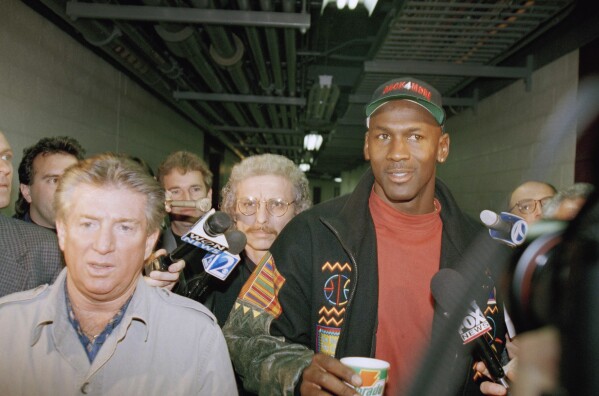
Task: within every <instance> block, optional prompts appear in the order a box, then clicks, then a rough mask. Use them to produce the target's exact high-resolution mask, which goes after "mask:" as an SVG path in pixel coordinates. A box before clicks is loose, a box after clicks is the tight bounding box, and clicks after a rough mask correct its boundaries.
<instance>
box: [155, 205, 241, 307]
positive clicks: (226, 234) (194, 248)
mask: <svg viewBox="0 0 599 396" xmlns="http://www.w3.org/2000/svg"><path fill="white" fill-rule="evenodd" d="M232 225H233V221H232V220H231V217H230V216H229V215H228V214H226V213H224V212H216V211H215V210H214V209H211V210H210V211H209V212H208V213H206V214H205V215H204V216H202V217H201V218H200V219H199V220H198V221H197V222H196V223H195V224H194V225H193V226H192V227H191V229H190V230H189V231H188V232H187V233H186V234H185V235H183V236H182V237H181V240H182V241H184V242H185V243H184V244H182V245H180V246H179V247H177V248H176V249H175V250H173V251H172V252H171V253H169V254H167V255H166V256H161V257H159V258H157V259H156V260H154V262H153V263H154V264H153V265H154V268H156V267H158V268H156V269H160V270H162V271H166V270H168V267H169V266H170V265H171V264H172V263H174V262H175V261H179V260H185V262H186V266H185V268H184V270H183V275H184V276H183V277H181V279H180V280H179V286H178V287H177V293H178V294H181V295H184V296H186V297H189V298H193V299H196V300H199V299H200V298H201V297H202V295H203V294H204V292H205V291H206V290H207V289H208V286H209V283H210V276H208V275H211V276H212V277H215V278H218V279H220V280H221V281H222V280H225V279H226V278H227V277H228V276H229V274H230V273H231V272H232V271H233V269H235V266H237V264H238V263H239V261H241V258H240V257H239V253H241V251H242V250H243V249H244V248H245V244H246V236H245V234H244V233H243V232H241V231H238V230H229V231H227V230H228V229H229V228H230V227H231V226H232ZM200 260H201V263H202V265H199V266H198V265H192V264H194V263H197V262H198V261H200Z"/></svg>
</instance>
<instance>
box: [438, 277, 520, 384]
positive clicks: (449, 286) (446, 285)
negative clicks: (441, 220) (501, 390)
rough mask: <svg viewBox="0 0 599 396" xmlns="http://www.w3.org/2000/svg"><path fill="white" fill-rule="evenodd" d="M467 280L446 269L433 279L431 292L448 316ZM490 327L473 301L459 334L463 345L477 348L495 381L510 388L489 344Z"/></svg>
mask: <svg viewBox="0 0 599 396" xmlns="http://www.w3.org/2000/svg"><path fill="white" fill-rule="evenodd" d="M466 286H467V285H466V281H465V280H464V278H463V277H462V275H460V274H459V273H458V272H457V271H455V270H452V269H449V268H444V269H442V270H440V271H439V272H437V273H436V274H435V275H434V276H433V278H432V280H431V293H432V294H433V297H434V298H435V301H436V302H437V303H438V304H439V306H441V308H442V309H443V310H444V311H445V315H446V316H449V315H450V314H449V312H450V311H452V309H453V308H454V307H456V306H457V304H458V303H459V301H458V297H457V295H456V293H457V292H456V291H460V290H465V289H466ZM490 331H491V325H490V324H489V322H488V321H487V319H486V318H485V316H484V315H483V313H482V311H481V309H480V308H479V307H478V305H477V304H476V301H474V300H473V301H471V303H470V309H469V310H468V311H467V313H466V316H465V317H464V320H463V321H462V325H461V326H460V328H459V330H458V332H459V334H460V337H461V339H462V342H463V343H464V345H467V344H470V343H472V344H471V345H473V346H474V348H475V349H476V351H477V352H478V355H479V357H480V358H481V359H482V361H483V362H484V363H485V365H486V366H487V369H488V370H489V373H490V374H491V377H492V378H493V380H494V381H495V382H499V383H500V384H501V385H503V386H504V387H505V388H506V389H509V382H508V379H507V377H506V375H505V372H504V371H503V367H502V366H501V362H500V361H499V358H498V357H497V354H496V353H495V351H494V350H493V348H491V346H490V345H489V342H488V339H489V338H490V334H489V332H490Z"/></svg>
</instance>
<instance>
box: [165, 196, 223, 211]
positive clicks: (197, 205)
mask: <svg viewBox="0 0 599 396" xmlns="http://www.w3.org/2000/svg"><path fill="white" fill-rule="evenodd" d="M165 205H166V207H167V208H194V209H198V210H200V211H202V212H208V211H209V210H210V209H211V208H212V201H211V200H210V198H208V197H205V198H200V199H197V200H195V201H177V200H171V199H167V200H166V202H165Z"/></svg>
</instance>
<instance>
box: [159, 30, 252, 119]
mask: <svg viewBox="0 0 599 396" xmlns="http://www.w3.org/2000/svg"><path fill="white" fill-rule="evenodd" d="M154 28H155V30H156V32H157V33H158V35H159V36H160V38H162V40H163V41H164V43H165V44H166V46H167V47H168V48H169V49H170V50H171V51H173V53H174V54H175V55H177V56H180V57H182V58H187V59H189V61H190V62H191V64H192V65H193V67H194V68H195V69H196V71H197V72H198V73H199V74H200V76H202V78H203V80H204V81H205V82H206V84H207V85H208V87H209V88H210V90H211V91H212V92H217V93H222V92H224V90H225V89H224V87H223V85H222V84H221V82H220V79H219V78H218V76H217V74H216V72H215V71H214V69H213V68H212V67H211V66H210V62H209V61H208V59H207V58H206V57H205V56H204V54H203V53H202V48H201V46H200V44H199V42H198V40H197V38H196V37H195V35H196V34H197V33H196V31H195V29H193V28H191V27H190V26H185V27H183V28H181V27H180V26H173V25H171V26H166V25H156V26H155V27H154ZM223 107H225V109H226V110H227V111H228V113H229V114H231V116H233V119H234V120H235V122H236V123H237V124H239V125H247V122H246V120H245V117H243V115H242V114H241V112H240V111H239V109H238V108H237V106H236V105H235V104H233V103H223Z"/></svg>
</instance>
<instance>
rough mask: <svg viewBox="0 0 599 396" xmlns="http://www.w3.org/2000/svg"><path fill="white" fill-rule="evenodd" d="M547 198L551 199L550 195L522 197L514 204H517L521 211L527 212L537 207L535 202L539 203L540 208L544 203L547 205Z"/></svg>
mask: <svg viewBox="0 0 599 396" xmlns="http://www.w3.org/2000/svg"><path fill="white" fill-rule="evenodd" d="M549 200H551V197H545V198H541V199H523V200H522V201H519V202H518V203H517V204H516V205H518V209H520V211H521V212H522V213H526V214H529V213H532V212H534V211H535V209H536V208H537V204H540V205H541V208H542V207H544V206H545V205H547V203H548V202H549Z"/></svg>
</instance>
